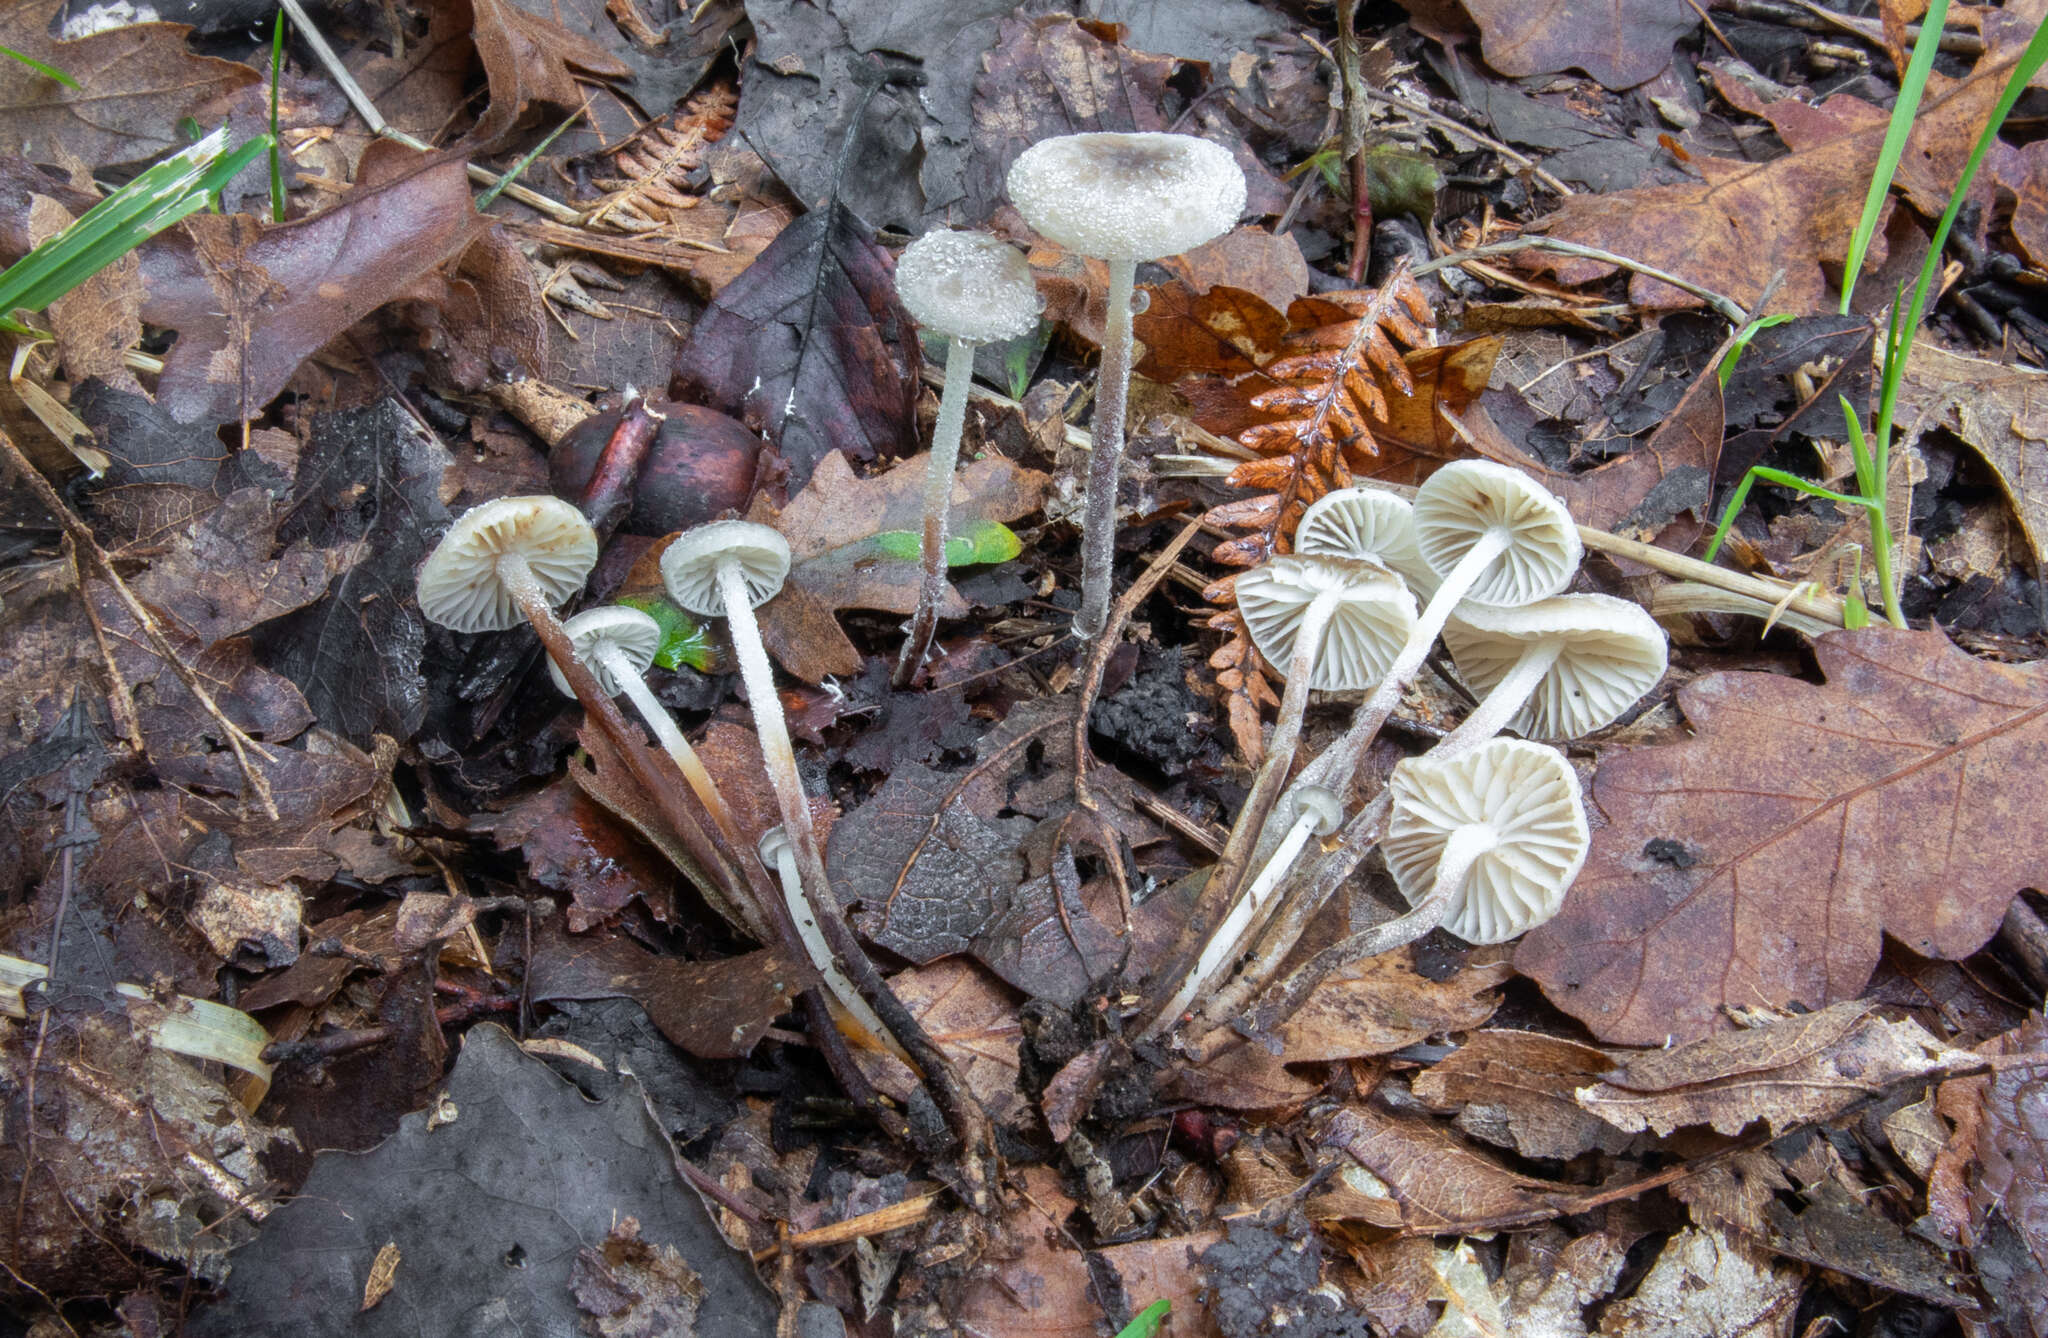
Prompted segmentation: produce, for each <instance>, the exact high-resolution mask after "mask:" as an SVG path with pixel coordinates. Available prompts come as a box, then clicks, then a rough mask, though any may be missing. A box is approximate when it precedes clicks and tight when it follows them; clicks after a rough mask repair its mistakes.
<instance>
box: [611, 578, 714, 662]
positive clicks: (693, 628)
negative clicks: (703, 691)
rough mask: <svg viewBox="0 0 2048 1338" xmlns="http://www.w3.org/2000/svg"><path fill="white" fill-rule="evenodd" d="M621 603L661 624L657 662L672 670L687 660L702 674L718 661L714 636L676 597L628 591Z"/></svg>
mask: <svg viewBox="0 0 2048 1338" xmlns="http://www.w3.org/2000/svg"><path fill="white" fill-rule="evenodd" d="M619 603H621V604H624V605H625V606H626V607H627V608H629V609H638V610H639V611H640V612H642V613H644V614H646V615H647V616H648V617H650V618H652V619H654V621H655V624H656V625H657V626H659V627H660V628H661V649H660V650H657V651H656V652H654V662H655V664H657V665H659V666H660V667H661V668H663V669H667V670H669V671H671V672H673V671H674V670H677V669H680V668H681V667H682V666H684V665H686V664H687V665H689V666H690V667H691V668H692V669H695V670H696V671H697V672H698V673H700V674H708V673H710V672H711V668H712V665H713V664H715V663H716V662H717V657H716V656H715V655H714V654H713V653H712V650H711V639H710V638H709V637H707V636H706V635H705V634H704V628H703V627H702V626H701V625H700V624H699V623H698V622H697V620H696V619H694V618H692V617H691V616H690V615H689V614H687V613H685V612H683V610H682V608H681V607H680V606H679V605H677V604H676V603H675V602H674V601H672V600H669V599H666V598H664V597H662V596H660V595H627V596H626V597H625V598H623V599H621V600H620V601H619Z"/></svg>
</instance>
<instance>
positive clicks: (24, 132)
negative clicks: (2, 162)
mask: <svg viewBox="0 0 2048 1338" xmlns="http://www.w3.org/2000/svg"><path fill="white" fill-rule="evenodd" d="M51 12H52V7H51V6H50V5H49V4H47V3H45V0H6V3H4V4H0V46H4V47H6V48H7V49H8V50H10V51H18V52H20V53H21V54H22V55H24V56H30V57H33V58H34V59H36V60H39V61H42V62H43V63H44V64H46V65H52V66H55V67H56V68H57V69H60V70H62V71H64V73H66V74H68V75H70V76H71V78H72V80H73V81H74V82H76V83H77V84H78V87H76V88H70V87H67V86H65V85H64V84H61V83H58V82H57V81H56V80H55V79H52V78H49V77H48V76H46V75H43V74H39V73H37V72H36V71H35V70H34V69H32V68H30V67H29V66H28V65H25V64H23V63H22V62H21V61H18V60H12V59H8V58H4V57H0V153H19V154H21V155H23V156H24V157H28V158H33V159H36V160H37V161H39V162H63V161H65V160H67V159H71V160H75V161H78V162H82V163H86V164H89V165H91V166H94V167H99V166H111V165H113V164H117V163H136V162H142V161H145V160H147V159H151V158H156V157H159V156H161V155H163V154H166V153H170V152H172V151H174V150H177V149H181V148H184V147H185V144H186V142H187V140H186V136H185V135H184V133H183V132H182V131H181V130H180V129H179V124H178V123H179V122H180V121H182V120H184V119H185V118H186V117H188V116H189V117H196V118H197V119H199V120H200V121H201V122H203V123H208V124H211V123H213V122H216V121H218V120H220V119H221V117H222V115H223V113H224V112H225V109H226V103H227V100H228V99H229V97H230V96H232V95H233V94H234V93H235V92H236V91H237V90H238V89H243V88H247V87H249V86H250V85H252V84H256V83H260V82H262V79H263V76H262V75H260V74H258V73H257V72H256V71H254V70H252V69H250V68H249V67H248V66H247V65H240V64H237V63H235V62H234V61H229V60H215V59H213V58H212V57H211V56H195V55H193V54H192V53H191V52H189V51H187V50H186V49H185V34H187V33H188V32H190V31H191V29H190V28H188V27H186V26H185V25H184V24H180V23H138V24H134V25H131V26H129V27H125V28H115V29H112V30H110V31H107V32H103V33H95V34H94V35H93V36H91V37H86V38H81V39H80V40H78V41H75V42H57V41H53V40H51V38H50V22H51Z"/></svg>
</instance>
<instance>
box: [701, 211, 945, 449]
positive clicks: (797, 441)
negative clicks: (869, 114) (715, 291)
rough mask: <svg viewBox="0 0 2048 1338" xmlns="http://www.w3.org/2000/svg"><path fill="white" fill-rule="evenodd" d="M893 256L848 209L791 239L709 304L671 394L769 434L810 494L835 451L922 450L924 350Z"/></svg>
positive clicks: (776, 244) (828, 214)
mask: <svg viewBox="0 0 2048 1338" xmlns="http://www.w3.org/2000/svg"><path fill="white" fill-rule="evenodd" d="M913 329H914V327H913V326H912V324H911V321H910V317H909V316H908V314H907V313H905V312H904V310H903V307H902V304H901V303H900V302H898V301H897V299H896V282H895V276H894V273H893V266H892V265H891V263H890V260H889V253H888V252H886V251H884V250H883V249H882V248H881V247H879V246H877V245H876V244H875V241H874V238H873V236H872V234H871V233H870V232H869V230H868V228H867V226H866V225H865V224H863V223H862V222H861V221H860V220H859V219H858V218H856V217H855V216H854V215H853V212H852V211H851V210H849V209H847V208H846V207H845V206H844V205H842V204H838V203H834V204H830V205H827V206H825V207H824V208H821V209H814V210H812V211H811V212H810V213H808V214H805V215H804V216H803V217H802V218H800V219H798V220H797V221H796V222H794V223H792V224H790V225H789V226H788V227H787V228H784V229H783V230H782V233H781V235H780V236H778V237H776V239H775V240H774V241H773V242H771V243H769V246H768V249H767V250H765V251H763V252H762V253H761V254H760V256H759V257H758V258H757V259H756V260H755V261H754V263H753V264H752V265H750V266H748V267H747V270H746V272H745V273H743V274H742V275H740V277H739V278H737V279H735V280H734V281H733V282H732V283H731V284H729V285H728V286H727V287H726V288H725V290H724V291H723V292H721V293H719V295H718V296H717V297H716V298H714V299H713V300H712V303H711V306H710V308H709V309H708V310H706V311H705V313H704V315H703V318H702V319H701V320H699V321H698V322H697V325H696V328H695V329H694V330H692V331H691V333H690V342H689V343H687V344H685V345H684V346H683V351H682V353H681V354H680V355H678V357H677V359H676V373H675V379H674V383H673V389H674V392H675V394H676V395H677V397H678V398H682V399H691V400H696V401H700V402H702V403H705V404H708V405H710V406H711V407H712V408H714V409H719V410H722V411H724V412H726V413H730V414H733V415H734V416H736V417H738V418H741V419H743V420H744V421H745V422H746V423H747V424H748V425H749V426H751V427H753V428H755V429H757V430H758V431H761V432H765V433H766V434H767V436H768V439H769V440H770V441H772V442H774V443H775V445H776V447H777V448H778V449H779V450H781V452H782V455H783V458H785V459H786V460H788V461H789V466H790V487H791V489H792V490H796V489H801V488H802V487H803V486H804V484H805V483H807V482H808V481H809V480H810V477H811V471H812V470H814V469H816V468H817V467H818V463H819V462H820V461H821V460H823V459H824V458H825V456H826V455H828V454H830V453H831V452H833V451H843V452H845V454H846V455H847V457H848V458H849V459H854V460H874V459H877V458H879V457H882V456H892V455H908V454H911V453H912V452H914V451H915V450H916V445H917V443H916V421H917V420H916V414H915V413H914V412H913V410H914V408H915V405H916V394H917V369H918V358H919V354H918V347H917V339H916V336H915V334H914V333H913Z"/></svg>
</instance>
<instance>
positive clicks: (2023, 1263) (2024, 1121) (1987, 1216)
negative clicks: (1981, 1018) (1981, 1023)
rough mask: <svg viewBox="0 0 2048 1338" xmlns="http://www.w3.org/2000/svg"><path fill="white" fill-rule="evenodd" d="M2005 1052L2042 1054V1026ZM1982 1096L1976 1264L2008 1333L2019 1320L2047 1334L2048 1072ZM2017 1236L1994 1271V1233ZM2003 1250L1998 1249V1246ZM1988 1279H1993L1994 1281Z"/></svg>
mask: <svg viewBox="0 0 2048 1338" xmlns="http://www.w3.org/2000/svg"><path fill="white" fill-rule="evenodd" d="M2010 1041H2011V1044H2010V1045H2009V1046H2008V1047H2007V1049H2008V1052H2009V1053H2012V1054H2015V1055H2031V1056H2035V1057H2040V1056H2044V1055H2048V1021H2044V1020H2043V1018H2042V1015H2041V1014H2039V1013H2036V1014H2035V1015H2034V1016H2033V1017H2030V1018H2028V1019H2027V1021H2026V1022H2025V1023H2024V1024H2022V1025H2021V1026H2020V1027H2019V1029H2018V1030H2017V1031H2015V1032H2013V1033H2010ZM1981 1091H1982V1107H1981V1108H1982V1112H1983V1114H1982V1121H1983V1122H1982V1124H1981V1125H1980V1126H1979V1128H1978V1130H1977V1164H1976V1166H1975V1168H1974V1172H1973V1174H1972V1176H1971V1185H1970V1214H1971V1217H1972V1219H1973V1220H1974V1221H1975V1222H1976V1224H1977V1230H1978V1236H1979V1240H1980V1241H1981V1242H1982V1244H1981V1245H1980V1247H1979V1249H1978V1251H1977V1253H1976V1262H1977V1269H1978V1272H1979V1274H1980V1275H1983V1276H1984V1278H1985V1282H1986V1286H1987V1288H1988V1290H1990V1291H1991V1292H1992V1294H1993V1295H1994V1296H1995V1297H1996V1298H1997V1300H1998V1302H1999V1306H2000V1309H2001V1310H2003V1311H2004V1312H2005V1314H2006V1316H2007V1319H2008V1324H2009V1326H2010V1327H2011V1328H2012V1330H2013V1331H2014V1332H2021V1331H2023V1330H2022V1329H2021V1327H2020V1324H2019V1323H2018V1321H2020V1320H2021V1319H2022V1318H2024V1320H2025V1322H2026V1323H2027V1324H2029V1325H2031V1326H2032V1331H2033V1332H2034V1333H2036V1334H2041V1333H2048V1066H2043V1067H2041V1068H2012V1069H2008V1070H2006V1071H2005V1072H2003V1073H1999V1074H1995V1075H1993V1076H1992V1078H1991V1079H1990V1081H1989V1082H1988V1083H1986V1084H1985V1085H1984V1086H1983V1088H1982V1089H1981ZM2001 1231H2003V1232H2008V1233H2010V1234H2011V1235H2012V1236H2014V1237H2016V1240H2014V1241H2013V1243H2012V1248H2009V1249H2007V1250H2005V1251H2003V1252H2002V1253H2003V1255H2004V1256H2005V1258H2004V1260H2003V1261H2002V1262H2000V1264H1999V1265H1998V1267H1997V1268H1996V1269H1995V1270H1994V1269H1993V1268H1992V1267H1989V1266H1988V1265H1989V1264H1990V1262H1991V1256H1992V1254H1993V1244H1994V1241H1995V1239H1996V1237H1997V1236H1998V1235H1999V1233H2000V1232H2001ZM1999 1243H2002V1242H1999ZM1994 1272H1995V1276H1994Z"/></svg>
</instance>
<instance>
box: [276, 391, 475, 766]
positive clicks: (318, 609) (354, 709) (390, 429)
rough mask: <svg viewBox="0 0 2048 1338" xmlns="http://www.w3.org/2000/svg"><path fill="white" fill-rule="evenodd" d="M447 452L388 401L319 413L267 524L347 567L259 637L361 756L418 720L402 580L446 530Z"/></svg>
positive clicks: (421, 702) (401, 735)
mask: <svg viewBox="0 0 2048 1338" xmlns="http://www.w3.org/2000/svg"><path fill="white" fill-rule="evenodd" d="M451 463H452V461H451V459H450V457H449V454H448V452H447V450H446V449H445V448H444V447H442V446H441V444H440V443H439V442H438V441H436V440H435V439H434V438H433V437H432V436H430V435H429V434H428V433H427V432H426V431H425V430H424V429H423V428H421V426H420V425H419V423H418V422H417V421H416V420H415V419H414V418H413V417H412V415H411V414H409V413H407V412H406V411H405V409H404V408H403V407H402V406H401V405H400V404H399V403H398V402H397V401H396V400H390V399H386V400H382V401H379V402H378V403H376V404H373V405H371V406H370V407H368V408H365V409H351V410H345V411H343V412H340V413H334V414H322V415H320V416H319V417H316V418H315V419H314V420H313V427H312V441H311V442H310V444H309V446H308V449H307V452H306V458H305V460H304V462H303V464H302V465H301V467H300V470H299V475H298V480H297V484H296V486H295V487H294V489H293V494H292V506H291V509H290V511H289V512H288V513H287V515H286V517H285V519H284V521H283V523H282V524H281V525H280V526H279V529H278V537H279V539H280V540H281V541H284V542H291V541H295V540H297V541H303V542H305V543H307V544H310V545H313V546H315V547H318V548H325V549H329V550H335V551H340V552H346V553H348V554H349V555H350V556H351V557H353V559H354V561H353V563H352V564H351V565H349V566H348V568H347V569H346V570H345V571H342V572H341V573H340V575H338V576H337V577H336V578H335V580H334V583H333V586H332V588H331V589H330V591H329V593H328V598H327V599H326V600H324V601H322V602H321V603H319V604H316V605H314V606H313V607H312V608H310V609H307V610H305V611H303V612H301V613H297V614H294V615H293V616H292V617H290V618H289V619H286V620H284V621H283V622H281V623H279V624H278V625H277V626H276V627H274V628H272V629H271V630H270V633H269V635H267V636H266V638H265V645H266V647H267V648H268V651H269V653H270V655H271V663H272V664H273V665H275V666H276V667H277V668H278V669H279V670H280V671H281V672H283V673H286V674H288V675H290V676H291V678H292V679H293V681H295V682H297V683H298V684H299V686H300V688H301V690H302V691H304V692H305V694H306V699H307V701H308V702H309V703H310V704H311V705H312V707H313V711H314V713H315V715H317V716H318V717H319V719H320V721H321V723H323V724H325V725H326V726H327V727H328V728H330V729H332V730H335V731H336V732H338V733H341V734H345V735H347V736H349V737H350V738H351V739H354V740H356V741H357V742H358V743H361V744H363V745H365V746H367V745H368V743H369V741H370V738H371V736H372V735H374V734H380V733H381V734H388V735H390V736H392V737H393V738H398V739H409V738H411V737H412V735H413V734H414V733H415V732H416V731H417V730H418V729H419V728H420V725H421V723H422V722H423V721H424V720H425V718H426V711H427V699H426V679H425V675H424V671H425V667H426V666H425V659H426V644H427V632H426V624H425V622H424V621H422V619H421V618H420V614H419V610H418V608H417V607H416V606H415V605H414V603H413V597H412V595H413V571H414V569H415V568H416V567H417V566H418V565H419V563H420V561H421V560H422V559H424V558H425V557H426V555H427V550H428V549H430V548H432V547H433V545H434V544H435V542H436V541H438V539H439V538H440V535H441V533H442V531H443V530H445V529H446V528H447V527H448V521H449V516H448V509H447V508H446V507H445V506H443V505H442V503H441V496H440V494H441V480H442V476H443V474H444V473H445V472H446V471H447V469H448V467H449V465H450V464H451Z"/></svg>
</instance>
